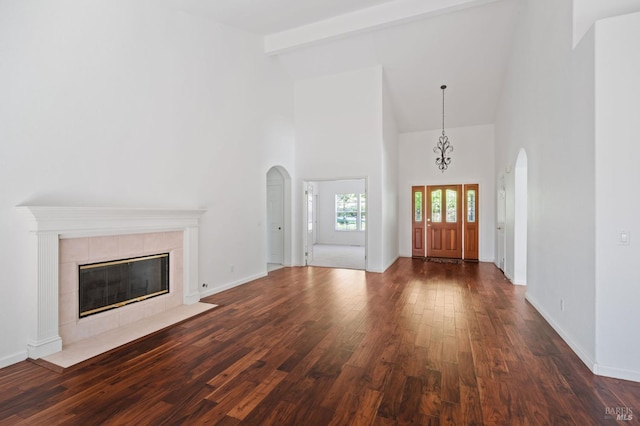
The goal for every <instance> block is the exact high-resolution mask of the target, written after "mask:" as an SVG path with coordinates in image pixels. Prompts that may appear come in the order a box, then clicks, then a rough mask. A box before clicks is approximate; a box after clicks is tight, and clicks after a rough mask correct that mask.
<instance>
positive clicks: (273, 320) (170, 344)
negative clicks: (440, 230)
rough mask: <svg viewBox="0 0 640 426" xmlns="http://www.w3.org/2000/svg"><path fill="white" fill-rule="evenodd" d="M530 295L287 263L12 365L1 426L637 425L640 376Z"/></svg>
mask: <svg viewBox="0 0 640 426" xmlns="http://www.w3.org/2000/svg"><path fill="white" fill-rule="evenodd" d="M524 293H525V288H522V287H514V286H513V285H511V284H509V282H508V281H506V280H505V279H504V277H503V275H502V273H501V272H500V271H499V270H497V269H496V268H495V267H494V266H493V265H492V264H484V263H480V264H478V263H476V264H462V265H455V264H447V263H432V262H423V261H421V260H414V259H406V258H403V259H400V260H399V261H398V262H396V264H394V265H393V266H392V267H391V268H390V269H389V270H388V271H387V272H385V273H384V274H373V273H365V272H363V271H354V270H339V269H326V268H285V269H280V270H277V271H274V272H271V273H270V274H269V276H268V277H266V278H263V279H259V280H256V281H253V282H251V283H249V284H246V285H243V286H241V287H238V288H235V289H232V290H228V291H225V292H223V293H220V294H217V295H214V296H211V297H209V298H207V299H205V300H204V301H209V302H212V303H217V304H220V305H221V306H220V307H218V308H216V309H214V310H212V311H210V312H207V313H205V314H203V315H201V316H199V317H196V318H194V319H191V320H189V321H186V322H184V323H182V324H179V325H177V326H175V327H172V328H170V329H167V330H164V331H162V332H159V333H157V334H155V335H153V336H150V337H147V338H145V339H142V340H140V341H138V342H135V343H133V344H130V345H127V346H125V347H123V348H120V349H117V350H115V351H112V352H110V353H109V354H107V355H104V356H100V357H98V358H96V359H93V360H90V361H88V362H86V363H84V364H83V365H81V366H79V367H76V368H72V369H69V370H67V371H64V372H63V373H56V372H54V371H51V370H49V369H47V368H44V367H42V366H40V365H37V364H35V363H32V362H29V361H25V362H21V363H18V364H15V365H12V366H10V367H7V368H4V369H1V370H0V424H1V425H7V424H10V425H13V424H25V425H58V424H70V425H98V424H100V425H109V424H114V425H115V424H128V425H129V424H130V425H144V424H150V425H164V424H169V425H173V424H220V425H236V424H246V425H271V424H272V425H310V426H314V425H329V424H334V425H347V424H355V425H369V424H374V425H396V424H410V423H411V424H432V425H437V424H459V425H472V424H500V425H504V424H508V425H517V424H531V425H535V424H541V425H558V424H575V425H600V424H615V423H616V420H615V413H614V414H613V419H611V418H608V417H607V416H609V415H610V412H611V411H612V410H615V409H616V408H618V409H627V410H629V409H630V410H631V415H632V419H631V420H630V421H628V422H620V423H626V424H638V415H640V383H634V382H626V381H622V380H615V379H608V378H603V377H597V376H594V375H592V374H591V373H590V372H589V370H588V369H587V368H586V367H585V366H584V365H583V364H582V362H581V361H580V360H579V359H578V358H577V357H576V356H575V355H574V354H573V353H572V352H571V350H570V349H569V348H568V347H567V345H566V344H565V343H564V342H563V341H562V340H561V339H560V337H559V336H558V335H557V334H556V333H555V332H554V331H553V330H552V329H551V327H550V326H549V325H548V324H547V323H546V322H545V321H544V320H543V319H542V318H541V317H540V315H538V314H537V312H536V311H535V310H534V309H533V308H532V307H531V306H530V305H529V304H528V303H527V302H526V301H525V300H524ZM627 413H629V411H627Z"/></svg>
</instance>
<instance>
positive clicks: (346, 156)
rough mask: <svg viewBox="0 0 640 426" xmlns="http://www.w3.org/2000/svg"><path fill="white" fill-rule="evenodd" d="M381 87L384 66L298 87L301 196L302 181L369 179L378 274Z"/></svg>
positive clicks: (370, 247) (370, 262)
mask: <svg viewBox="0 0 640 426" xmlns="http://www.w3.org/2000/svg"><path fill="white" fill-rule="evenodd" d="M382 87H383V82H382V69H381V68H380V67H379V66H378V67H372V68H365V69H361V70H356V71H350V72H345V73H341V74H334V75H328V76H323V77H318V78H313V79H308V80H298V81H296V83H295V107H294V120H295V132H296V136H295V137H296V147H295V155H296V174H297V176H298V191H299V193H302V183H301V182H302V181H317V180H327V179H349V178H366V179H367V209H368V212H367V214H368V217H367V220H368V223H367V227H368V229H367V270H369V271H373V272H382V271H383V270H384V267H385V264H384V263H385V262H384V256H383V248H382V247H383V222H382V221H383V218H382V211H383V210H382V197H383V196H382V192H383V189H382V188H383V186H382V185H383V179H382V163H383V159H382V144H383V142H382V141H383V136H382V131H383V130H382V129H383V125H382V115H383V112H382V111H383V107H382V102H383V100H382ZM298 207H299V213H298V214H297V215H298V217H302V203H299V204H298ZM300 253H301V251H300ZM301 263H302V259H301V258H300V259H299V264H301Z"/></svg>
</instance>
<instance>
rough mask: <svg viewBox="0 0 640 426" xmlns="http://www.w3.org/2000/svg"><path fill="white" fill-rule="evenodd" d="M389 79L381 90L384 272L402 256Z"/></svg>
mask: <svg viewBox="0 0 640 426" xmlns="http://www.w3.org/2000/svg"><path fill="white" fill-rule="evenodd" d="M387 89H388V88H387V84H386V80H383V87H382V221H383V222H382V265H383V267H382V269H387V268H388V267H389V266H391V265H392V264H393V263H394V262H395V261H396V260H397V259H398V257H399V254H400V252H399V246H398V236H399V233H398V219H399V217H398V202H399V199H398V178H399V167H400V164H399V158H400V157H399V154H400V151H399V145H398V140H399V137H398V128H397V125H396V124H397V123H396V116H395V114H394V110H393V105H392V103H391V98H390V96H389V92H388V90H387Z"/></svg>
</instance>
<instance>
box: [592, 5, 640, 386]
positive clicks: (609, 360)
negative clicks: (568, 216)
mask: <svg viewBox="0 0 640 426" xmlns="http://www.w3.org/2000/svg"><path fill="white" fill-rule="evenodd" d="M639 41H640V13H635V14H630V15H625V16H620V17H616V18H609V19H605V20H602V21H599V22H597V24H596V27H595V58H596V63H595V64H596V66H595V87H596V90H595V98H596V99H597V103H596V110H595V116H596V126H595V128H596V155H595V159H596V202H595V205H596V268H595V272H596V295H597V298H596V318H597V319H598V322H597V329H596V332H597V334H596V343H597V346H596V356H597V363H598V367H597V372H598V373H599V374H604V375H607V376H613V377H619V378H626V379H631V380H636V381H640V340H638V338H637V335H638V333H637V330H636V329H635V327H636V326H637V324H640V309H638V301H639V300H640V285H639V283H640V270H639V269H638V266H637V265H638V259H640V227H638V218H639V217H640V201H639V200H638V197H637V196H636V187H635V185H636V183H637V182H638V181H640V168H639V167H638V164H639V163H640V144H639V143H638V141H640V120H638V117H639V114H640V79H639V78H638V76H640V49H639V48H638V47H639V44H638V42H639ZM622 232H627V233H629V234H630V240H629V241H630V242H629V244H628V245H622V244H621V242H620V234H621V233H622Z"/></svg>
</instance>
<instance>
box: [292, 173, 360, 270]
mask: <svg viewBox="0 0 640 426" xmlns="http://www.w3.org/2000/svg"><path fill="white" fill-rule="evenodd" d="M303 186H304V188H305V189H304V190H305V193H304V200H305V203H304V206H305V208H304V215H303V218H304V222H305V232H304V256H305V257H304V259H305V265H307V266H323V267H330V268H347V269H361V270H366V256H367V253H366V251H367V248H366V241H367V238H366V235H367V207H366V206H367V194H366V192H367V191H366V179H364V178H361V179H357V178H356V179H333V180H314V181H307V182H304V185H303Z"/></svg>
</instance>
